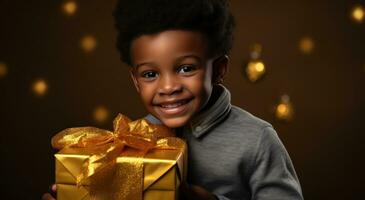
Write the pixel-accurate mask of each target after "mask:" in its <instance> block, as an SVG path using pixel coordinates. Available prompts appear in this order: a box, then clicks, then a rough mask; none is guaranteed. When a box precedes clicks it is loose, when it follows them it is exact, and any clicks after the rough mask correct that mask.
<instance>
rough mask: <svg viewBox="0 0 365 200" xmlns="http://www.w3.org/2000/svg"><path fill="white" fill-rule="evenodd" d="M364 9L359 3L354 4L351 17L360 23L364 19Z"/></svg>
mask: <svg viewBox="0 0 365 200" xmlns="http://www.w3.org/2000/svg"><path fill="white" fill-rule="evenodd" d="M364 16H365V11H364V8H363V7H362V6H361V5H356V6H354V7H353V8H352V11H351V18H352V19H353V20H354V21H355V22H358V23H362V22H363V21H364Z"/></svg>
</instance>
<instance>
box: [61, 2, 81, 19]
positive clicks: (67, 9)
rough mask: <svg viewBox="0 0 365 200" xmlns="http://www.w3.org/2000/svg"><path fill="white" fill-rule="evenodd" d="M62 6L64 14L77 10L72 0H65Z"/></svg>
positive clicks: (71, 13)
mask: <svg viewBox="0 0 365 200" xmlns="http://www.w3.org/2000/svg"><path fill="white" fill-rule="evenodd" d="M62 8H63V11H64V12H65V14H66V15H69V16H71V15H73V14H75V12H76V10H77V4H76V2H74V1H67V2H65V3H64V4H63V6H62Z"/></svg>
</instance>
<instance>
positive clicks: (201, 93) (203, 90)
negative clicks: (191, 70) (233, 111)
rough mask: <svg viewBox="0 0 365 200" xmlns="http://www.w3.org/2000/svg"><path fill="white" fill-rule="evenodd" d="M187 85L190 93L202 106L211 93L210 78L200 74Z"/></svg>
mask: <svg viewBox="0 0 365 200" xmlns="http://www.w3.org/2000/svg"><path fill="white" fill-rule="evenodd" d="M187 84H189V89H190V91H191V92H192V93H193V94H194V95H195V97H196V98H197V99H198V100H199V101H200V104H204V102H205V101H206V100H207V99H208V97H209V96H210V93H211V88H212V84H211V82H210V77H209V76H206V75H204V74H202V75H200V76H197V77H195V78H194V79H193V80H190V81H188V82H187Z"/></svg>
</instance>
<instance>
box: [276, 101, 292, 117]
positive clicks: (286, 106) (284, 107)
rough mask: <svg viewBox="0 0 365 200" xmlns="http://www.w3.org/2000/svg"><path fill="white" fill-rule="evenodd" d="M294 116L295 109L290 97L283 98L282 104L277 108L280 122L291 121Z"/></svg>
mask: <svg viewBox="0 0 365 200" xmlns="http://www.w3.org/2000/svg"><path fill="white" fill-rule="evenodd" d="M293 116H294V109H293V106H292V103H291V102H290V97H289V96H288V95H283V96H282V97H281V100H280V103H279V104H278V105H277V106H276V109H275V117H276V119H277V120H280V121H291V120H292V119H293Z"/></svg>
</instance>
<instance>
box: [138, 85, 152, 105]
mask: <svg viewBox="0 0 365 200" xmlns="http://www.w3.org/2000/svg"><path fill="white" fill-rule="evenodd" d="M139 95H140V97H141V99H142V100H143V103H144V104H146V105H148V104H150V103H151V102H152V99H153V96H154V88H153V87H151V86H146V85H143V84H141V85H140V89H139Z"/></svg>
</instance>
